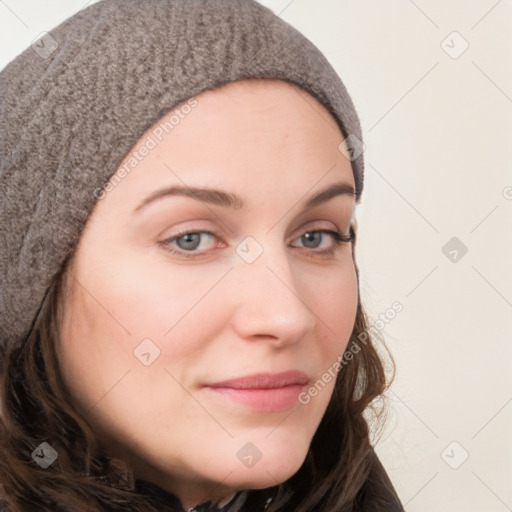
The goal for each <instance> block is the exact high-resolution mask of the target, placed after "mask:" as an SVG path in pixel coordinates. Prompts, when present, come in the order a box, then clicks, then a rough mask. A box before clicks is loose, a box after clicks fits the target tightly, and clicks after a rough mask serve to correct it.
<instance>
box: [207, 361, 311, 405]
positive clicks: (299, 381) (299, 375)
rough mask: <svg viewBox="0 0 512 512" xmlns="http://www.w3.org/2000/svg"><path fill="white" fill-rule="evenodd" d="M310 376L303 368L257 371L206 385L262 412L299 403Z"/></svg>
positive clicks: (211, 389) (220, 393)
mask: <svg viewBox="0 0 512 512" xmlns="http://www.w3.org/2000/svg"><path fill="white" fill-rule="evenodd" d="M308 381H309V377H308V376H307V375H306V374H305V373H304V372H301V371H298V370H290V371H286V372H281V373H257V374H253V375H248V376H245V377H240V378H236V379H230V380H225V381H221V382H215V383H212V384H207V385H206V386H205V388H207V389H209V390H210V391H213V392H214V393H216V394H217V395H221V396H223V397H225V398H228V399H230V400H234V401H236V402H239V403H241V404H242V405H245V406H247V407H250V408H252V409H255V410H258V411H266V412H272V411H282V410H286V409H289V408H290V407H292V406H293V405H295V404H297V403H298V397H299V394H300V392H301V391H302V389H303V387H304V386H305V385H306V384H307V382H308Z"/></svg>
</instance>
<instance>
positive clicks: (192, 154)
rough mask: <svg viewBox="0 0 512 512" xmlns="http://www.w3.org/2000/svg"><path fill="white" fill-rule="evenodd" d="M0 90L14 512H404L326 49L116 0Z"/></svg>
mask: <svg viewBox="0 0 512 512" xmlns="http://www.w3.org/2000/svg"><path fill="white" fill-rule="evenodd" d="M2 96H3V105H4V106H3V110H2V171H1V174H0V183H1V187H2V194H3V198H2V206H1V209H0V221H1V223H0V225H1V226H2V231H1V236H2V249H1V250H2V257H1V258H0V261H1V276H2V285H1V294H2V301H1V308H2V311H1V318H2V323H1V336H2V337H1V342H2V343H1V347H2V351H3V357H2V409H3V417H2V422H1V429H2V436H1V439H2V441H1V443H2V444H1V457H0V459H1V462H0V482H1V486H2V499H3V501H4V508H5V510H9V511H10V512H18V511H25V510H43V511H49V510H59V511H60V510H62V511H71V510H80V511H103V510H109V511H128V510H141V511H153V510H171V511H183V510H189V511H192V510H196V511H208V510H225V511H228V510H229V511H231V512H234V511H259V510H267V511H304V512H306V511H347V512H348V511H359V510H365V511H366V510H368V511H369V510H371V511H377V510H379V511H380V510H382V511H383V510H389V511H391V510H393V511H396V510H403V508H402V505H401V504H400V500H399V499H398V497H397V496H396V492H395V490H394V488H393V486H392V484H391V482H390V481H389V478H388V476H387V475H386V472H385V470H384V468H383V467H382V465H381V464H380V462H379V460H378V458H377V457H376V455H375V452H374V450H373V448H372V446H371V444H370V441H369V426H368V423H367V420H366V419H365V418H364V417H363V412H364V411H365V410H367V409H368V408H369V407H371V405H372V403H373V402H374V400H375V399H376V398H379V397H380V396H381V395H382V394H383V392H384V391H385V389H386V387H387V386H388V385H389V384H387V383H386V378H385V373H384V369H383V365H382V363H381V361H380V360H379V357H378V355H377V352H376V351H375V349H374V347H373V345H372V342H371V341H368V340H370V339H371V338H370V337H369V333H368V330H369V326H368V320H367V318H366V316H365V313H364V310H363V307H362V304H361V300H360V297H359V292H358V271H357V266H356V263H355V254H354V246H355V234H356V233H355V222H354V215H353V214H354V209H355V206H356V204H357V202H359V200H360V197H361V192H362V184H363V160H362V154H361V151H360V149H361V132H360V126H359V120H358V118H357V114H356V112H355V109H354V106H353V104H352V101H351V99H350V97H349V96H348V93H347V91H346V89H345V87H344V86H343V84H342V82H341V80H340V79H339V77H338V76H337V75H336V73H335V72H334V70H333V69H332V67H331V66H330V65H329V64H328V62H327V61H326V60H325V58H324V57H323V56H322V55H321V53H320V52H319V51H318V50H317V49H316V48H315V47H314V46H313V45H312V44H311V43H310V42H309V41H308V40H307V39H306V38H304V36H302V35H301V34H300V33H298V32H297V31H296V30H294V29H293V28H292V27H291V26H289V25H288V24H286V23H285V22H284V21H282V20H281V19H279V18H278V17H276V16H275V15H274V14H273V13H272V12H271V11H270V10H268V9H267V8H264V7H262V6H261V5H259V4H257V3H256V2H253V1H249V0H229V1H227V0H203V1H197V2H196V1H191V0H174V1H171V0H150V1H146V2H137V1H135V0H123V1H120V0H105V1H103V2H100V3H98V4H94V5H93V6H90V7H89V8H87V9H85V10H83V11H81V12H80V13H78V14H77V15H75V16H73V17H72V18H70V19H68V20H67V21H66V22H64V23H63V24H62V25H60V26H59V27H57V28H56V29H54V30H53V31H51V32H50V34H47V35H45V36H44V37H43V39H42V40H41V41H40V42H39V43H38V44H36V45H34V47H33V48H31V49H28V50H27V51H26V52H24V53H23V54H21V55H20V56H19V57H18V58H16V59H15V60H14V61H13V62H12V63H10V64H9V65H8V66H7V68H6V69H5V70H4V71H3V72H2ZM381 412H382V411H381ZM377 419H378V417H377Z"/></svg>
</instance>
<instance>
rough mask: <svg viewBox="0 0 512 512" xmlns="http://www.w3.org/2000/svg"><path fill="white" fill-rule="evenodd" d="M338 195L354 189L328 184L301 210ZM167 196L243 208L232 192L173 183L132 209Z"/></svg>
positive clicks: (342, 183) (241, 201)
mask: <svg viewBox="0 0 512 512" xmlns="http://www.w3.org/2000/svg"><path fill="white" fill-rule="evenodd" d="M339 195H346V196H350V197H354V196H355V190H354V187H352V185H350V184H349V183H345V182H338V183H333V184H331V185H329V186H328V187H327V188H325V189H324V190H321V191H320V192H317V193H316V194H314V195H312V196H311V197H309V199H308V200H307V201H306V203H305V205H304V207H303V210H307V209H310V208H313V207H315V206H318V205H319V204H321V203H324V202H326V201H328V200H329V199H332V198H333V197H336V196H339ZM168 196H185V197H190V198H192V199H196V200H198V201H202V202H204V203H210V204H213V205H216V206H223V207H226V208H234V209H237V210H238V209H240V208H243V206H244V202H243V200H242V198H241V197H240V196H238V195H236V194H234V193H232V192H226V191H224V190H218V189H213V188H197V187H186V186H185V187H182V186H180V185H174V186H171V187H167V188H163V189H160V190H156V191H155V192H153V193H151V194H150V195H149V196H148V197H146V198H145V199H144V200H143V201H142V202H141V203H140V204H139V205H138V206H137V207H136V208H135V210H134V211H133V213H136V212H138V211H140V210H141V209H142V208H144V207H145V206H146V205H148V204H149V203H152V202H154V201H157V200H158V199H161V198H163V197H168Z"/></svg>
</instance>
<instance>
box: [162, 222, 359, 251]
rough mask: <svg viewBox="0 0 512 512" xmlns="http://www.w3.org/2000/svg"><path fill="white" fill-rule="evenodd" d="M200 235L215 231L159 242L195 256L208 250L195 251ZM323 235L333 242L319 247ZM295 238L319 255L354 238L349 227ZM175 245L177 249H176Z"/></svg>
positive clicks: (315, 231)
mask: <svg viewBox="0 0 512 512" xmlns="http://www.w3.org/2000/svg"><path fill="white" fill-rule="evenodd" d="M201 235H208V236H209V237H212V238H215V237H216V235H215V233H212V232H211V231H187V232H184V233H178V234H177V235H175V236H173V237H171V238H167V239H166V240H163V241H161V242H159V243H160V244H161V245H162V246H163V248H164V249H165V250H167V251H169V252H171V253H172V254H175V255H177V256H183V257H185V258H197V257H200V256H201V255H204V254H205V252H208V251H207V250H206V251H197V249H198V248H199V247H200V245H201ZM325 235H329V237H330V238H331V240H332V241H333V242H334V243H333V244H330V245H329V246H328V247H327V248H320V249H319V246H320V245H321V242H322V241H323V240H324V239H325ZM296 240H301V241H303V243H306V244H311V245H309V246H307V245H306V246H302V247H301V248H304V249H311V252H313V253H314V254H318V255H320V256H322V255H327V256H328V255H331V254H334V253H335V252H336V250H337V249H338V248H340V246H341V245H342V244H347V243H350V242H352V241H353V240H354V231H353V230H352V228H351V229H350V233H349V234H348V235H342V234H341V233H340V232H338V231H334V230H330V229H318V230H310V231H306V232H305V233H304V234H303V235H301V236H300V237H299V238H297V239H296ZM319 242H320V243H319ZM176 246H177V249H178V250H177V249H176Z"/></svg>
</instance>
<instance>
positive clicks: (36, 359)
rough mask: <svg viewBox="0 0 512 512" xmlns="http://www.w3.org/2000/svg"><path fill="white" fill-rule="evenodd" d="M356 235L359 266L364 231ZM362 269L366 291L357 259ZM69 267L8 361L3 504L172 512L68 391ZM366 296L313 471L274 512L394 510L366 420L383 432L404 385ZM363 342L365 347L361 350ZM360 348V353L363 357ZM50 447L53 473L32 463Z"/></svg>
mask: <svg viewBox="0 0 512 512" xmlns="http://www.w3.org/2000/svg"><path fill="white" fill-rule="evenodd" d="M351 231H352V236H353V243H352V255H353V257H354V248H355V231H354V229H352V230H351ZM69 259H70V258H69V257H68V259H67V260H66V261H67V262H69ZM354 265H355V268H356V273H357V280H358V283H359V271H358V268H357V265H356V263H355V258H354ZM67 267H68V265H67V264H64V265H63V267H62V270H61V272H60V273H59V274H58V275H57V276H56V277H55V279H54V280H53V282H52V284H51V286H50V287H49V289H48V292H47V294H46V296H45V300H44V301H43V304H42V306H41V309H40V311H39V314H38V316H37V318H36V320H35V322H34V325H33V328H32V331H31V332H30V334H29V336H28V338H27V339H26V341H25V343H24V344H23V345H22V346H21V347H20V348H16V349H13V350H11V351H9V353H8V354H6V355H5V361H4V368H3V371H2V379H1V400H2V409H3V411H2V417H0V490H1V495H0V509H2V507H1V505H2V502H1V500H2V499H3V500H4V506H5V507H7V508H6V510H8V511H9V512H25V511H32V510H40V511H50V510H51V511H77V512H78V511H80V512H100V511H101V512H103V511H119V512H122V511H126V512H127V511H139V510H140V511H147V512H157V511H163V510H166V509H167V508H166V507H165V504H164V503H158V502H157V501H155V500H156V498H153V497H151V496H148V495H144V494H142V493H140V492H137V488H136V479H135V477H134V469H133V466H132V463H131V461H130V460H129V459H126V460H125V459H124V458H123V457H121V456H112V452H109V450H108V449H107V447H106V446H105V445H104V444H103V443H102V441H101V440H100V439H99V438H98V437H97V436H96V435H95V433H94V432H93V430H92V428H91V427H90V426H89V424H88V422H87V420H86V418H85V417H84V416H83V415H82V414H81V413H80V412H79V411H78V410H77V409H76V408H75V407H74V405H73V401H72V400H71V397H70V395H69V394H68V392H67V391H66V387H65V385H64V382H63V379H62V377H61V374H60V371H59V366H58V360H57V357H56V353H55V349H54V347H55V346H56V343H55V340H57V339H58V336H59V325H60V318H61V314H62V306H63V302H64V300H65V297H64V296H63V293H64V290H65V281H66V279H67V271H66V269H67ZM358 295H359V299H358V306H357V314H356V319H355V323H354V327H353V331H352V336H351V338H350V341H349V344H348V346H347V349H346V352H345V353H347V351H351V350H352V352H353V357H352V358H351V360H350V363H349V364H346V365H344V366H343V368H342V369H341V370H340V371H339V372H338V374H337V376H336V383H335V388H334V391H333V395H332V398H331V401H330V403H329V406H328V408H327V410H326V413H325V415H324V417H323V419H322V421H321V423H320V425H319V427H318V429H317V431H316V433H315V435H314V437H313V440H312V443H311V446H310V448H309V451H308V454H307V456H306V459H305V461H304V463H303V465H302V466H301V468H300V469H299V471H298V472H297V473H295V475H293V476H292V477H291V478H290V479H289V480H287V481H286V482H284V483H282V484H280V485H279V486H276V493H277V495H276V498H275V500H274V501H273V503H272V504H271V506H270V507H269V508H268V512H277V511H279V512H284V511H287V512H292V511H293V512H355V511H356V510H359V508H358V506H359V505H360V504H362V503H363V502H364V499H365V498H366V497H371V499H372V500H373V501H372V503H377V504H378V503H386V502H389V498H390V495H393V493H394V489H392V488H391V489H390V488H389V480H386V477H385V472H384V476H383V475H382V472H383V468H382V466H380V463H379V461H378V459H377V458H376V456H375V452H374V450H373V448H372V445H371V443H370V428H369V427H370V426H369V423H368V421H367V420H366V419H365V417H364V416H363V412H364V411H366V412H368V411H370V412H371V413H372V415H373V416H372V417H373V420H372V425H371V427H372V428H376V429H380V428H382V426H383V419H384V418H385V416H386V412H387V407H386V403H385V401H384V400H383V394H384V393H385V391H386V390H387V388H388V387H389V386H390V385H391V383H392V381H393V379H394V375H395V371H394V370H395V365H394V361H393V358H392V356H391V354H390V353H389V351H388V349H387V347H386V345H385V343H384V340H382V339H380V342H381V343H382V345H383V347H384V348H385V349H386V352H387V354H388V356H389V360H390V364H391V369H392V376H391V378H390V380H389V382H387V381H386V370H385V367H384V363H383V360H381V356H379V353H378V352H377V350H376V343H375V342H376V340H377V338H380V335H379V333H378V332H375V331H372V332H370V328H369V326H370V322H369V319H368V317H367V315H366V313H365V311H364V309H363V305H362V303H361V300H360V294H358ZM361 339H364V340H365V343H360V341H359V340H361ZM354 344H358V347H357V348H358V349H359V350H358V351H357V352H356V350H354V347H355V345H354ZM42 442H47V443H48V444H49V445H50V446H51V447H52V448H54V449H55V450H56V451H57V453H58V458H57V459H56V460H55V462H54V463H53V464H51V465H50V467H48V468H46V469H43V468H42V467H40V466H39V465H38V464H36V463H35V462H34V460H33V459H32V456H31V454H32V452H33V451H34V449H35V448H36V447H37V446H38V445H40V443H42ZM379 471H380V474H379ZM257 492H258V491H251V494H252V495H255V494H257ZM379 510H380V509H379ZM392 510H400V509H396V508H394V509H392Z"/></svg>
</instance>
